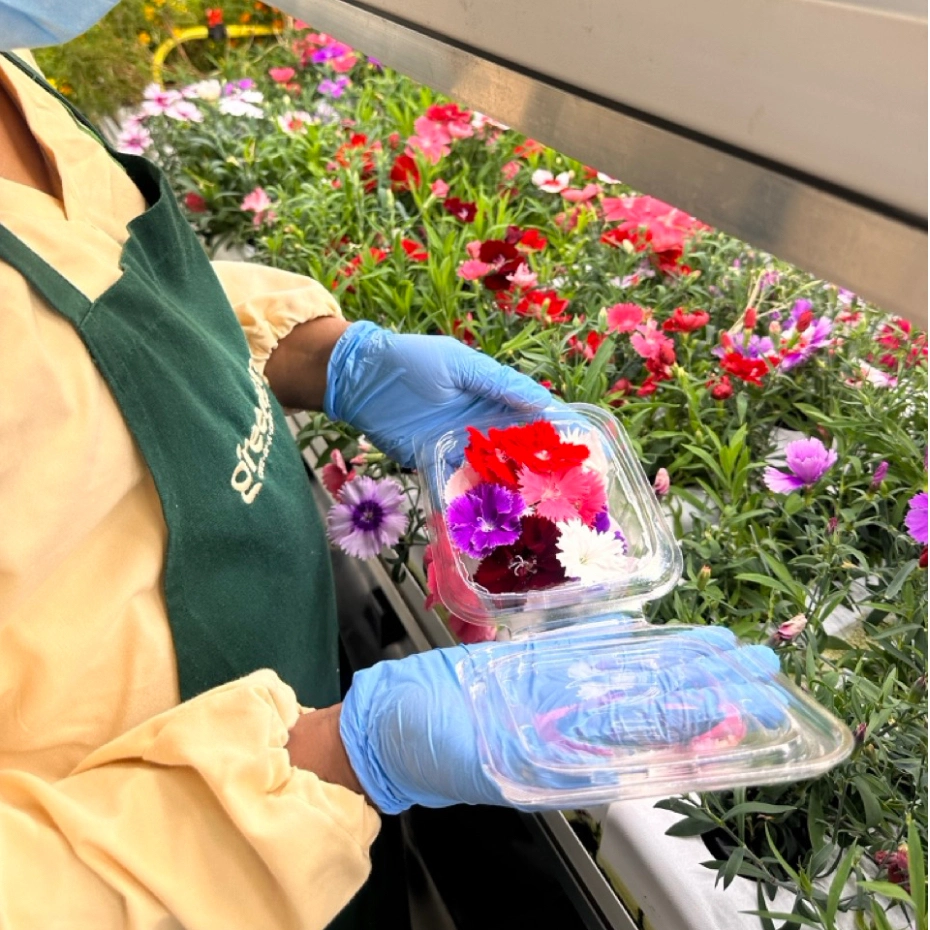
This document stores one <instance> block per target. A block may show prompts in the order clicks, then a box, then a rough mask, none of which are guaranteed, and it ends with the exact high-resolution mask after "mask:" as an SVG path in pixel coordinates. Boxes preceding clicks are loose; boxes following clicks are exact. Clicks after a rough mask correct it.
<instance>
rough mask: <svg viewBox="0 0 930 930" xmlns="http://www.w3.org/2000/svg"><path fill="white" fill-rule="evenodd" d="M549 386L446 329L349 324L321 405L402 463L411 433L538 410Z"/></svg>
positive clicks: (409, 455) (410, 449)
mask: <svg viewBox="0 0 930 930" xmlns="http://www.w3.org/2000/svg"><path fill="white" fill-rule="evenodd" d="M550 403H552V396H551V395H550V394H549V392H548V391H547V390H546V389H545V388H544V387H542V385H539V384H537V383H536V382H535V381H533V380H532V379H531V378H528V377H526V375H522V374H520V373H519V372H518V371H515V370H514V369H512V368H507V367H506V366H504V365H500V364H498V363H497V362H495V361H494V359H492V358H489V357H488V356H487V355H483V354H482V353H481V352H476V351H475V350H474V349H470V348H468V346H466V345H464V344H462V343H461V342H459V341H458V340H456V339H452V338H451V337H449V336H418V335H400V334H398V333H392V332H390V331H389V330H386V329H382V328H381V327H380V326H376V325H375V324H374V323H369V322H360V323H353V324H352V325H351V326H350V327H349V328H348V329H347V330H346V331H345V332H344V333H343V334H342V336H341V337H340V338H339V341H338V342H337V343H336V345H335V347H334V349H333V353H332V355H331V357H330V360H329V365H328V367H327V382H326V396H325V398H324V401H323V409H324V411H325V412H326V415H327V416H328V417H330V419H333V420H342V421H343V422H344V423H348V424H350V425H351V426H354V427H355V428H356V429H357V430H360V431H361V432H363V433H364V434H365V435H366V436H367V437H368V438H369V439H370V440H371V441H372V442H373V443H374V445H375V446H377V447H378V449H380V450H381V451H382V452H385V453H386V454H387V455H389V456H391V458H393V459H395V460H396V461H397V462H399V463H400V464H401V465H406V466H408V467H411V466H413V464H414V442H415V441H416V439H417V438H418V437H421V436H428V435H431V434H434V433H441V432H444V431H445V430H448V429H454V428H456V427H463V426H465V425H466V424H468V423H470V422H472V421H474V420H478V419H480V418H481V417H486V416H490V415H493V414H496V413H506V412H512V411H513V410H517V411H521V412H522V411H525V412H527V413H529V414H534V413H538V412H539V411H541V410H542V409H543V408H545V407H546V406H548V405H549V404H550Z"/></svg>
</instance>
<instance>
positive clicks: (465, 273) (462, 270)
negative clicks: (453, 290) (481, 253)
mask: <svg viewBox="0 0 930 930" xmlns="http://www.w3.org/2000/svg"><path fill="white" fill-rule="evenodd" d="M493 268H494V266H493V265H489V264H488V263H487V262H483V261H480V260H479V259H476V258H473V259H470V260H468V261H465V262H462V264H461V265H459V267H458V270H457V271H456V274H457V275H458V276H459V277H460V278H464V279H465V280H466V281H477V280H478V279H479V278H483V277H484V276H485V275H486V274H488V272H490V271H492V270H493Z"/></svg>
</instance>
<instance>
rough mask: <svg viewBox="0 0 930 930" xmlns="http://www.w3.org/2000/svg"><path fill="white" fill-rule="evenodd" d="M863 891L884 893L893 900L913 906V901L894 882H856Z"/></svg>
mask: <svg viewBox="0 0 930 930" xmlns="http://www.w3.org/2000/svg"><path fill="white" fill-rule="evenodd" d="M856 884H857V885H858V886H859V887H860V888H862V889H863V891H871V892H872V893H873V894H880V895H884V896H885V897H886V898H891V899H892V900H894V901H904V902H906V903H907V904H910V905H911V906H913V904H914V902H913V900H912V899H911V896H910V895H909V894H908V893H907V892H906V891H905V890H904V889H903V888H902V887H901V886H900V885H896V884H895V883H894V882H856Z"/></svg>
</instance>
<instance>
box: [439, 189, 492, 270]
mask: <svg viewBox="0 0 930 930" xmlns="http://www.w3.org/2000/svg"><path fill="white" fill-rule="evenodd" d="M442 205H443V206H444V207H445V209H446V212H447V213H451V214H452V215H453V216H454V217H455V218H456V219H457V220H461V221H462V222H463V223H473V222H474V220H475V217H476V216H477V214H478V207H477V205H476V204H474V203H470V202H469V201H465V200H459V198H458V197H447V198H446V199H445V200H444V201H443V202H442ZM482 261H484V259H482Z"/></svg>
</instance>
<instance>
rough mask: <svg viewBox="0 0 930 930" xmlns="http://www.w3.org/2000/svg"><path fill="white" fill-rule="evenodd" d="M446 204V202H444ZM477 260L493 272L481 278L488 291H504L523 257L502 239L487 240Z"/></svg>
mask: <svg viewBox="0 0 930 930" xmlns="http://www.w3.org/2000/svg"><path fill="white" fill-rule="evenodd" d="M446 202H447V203H448V201H446ZM477 257H478V259H479V260H480V261H482V262H484V263H485V264H487V265H493V266H494V270H493V271H492V272H490V273H489V274H487V275H485V276H484V278H482V284H484V286H485V287H486V288H487V289H488V290H489V291H505V290H507V288H509V287H510V279H509V275H512V274H513V273H514V272H515V271H516V270H517V269H518V268H519V267H520V265H522V264H523V256H522V255H521V254H520V253H519V252H518V251H517V248H516V246H515V245H513V243H510V242H507V241H506V240H504V239H487V240H485V241H484V242H482V243H481V246H480V248H479V249H478V256H477Z"/></svg>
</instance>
